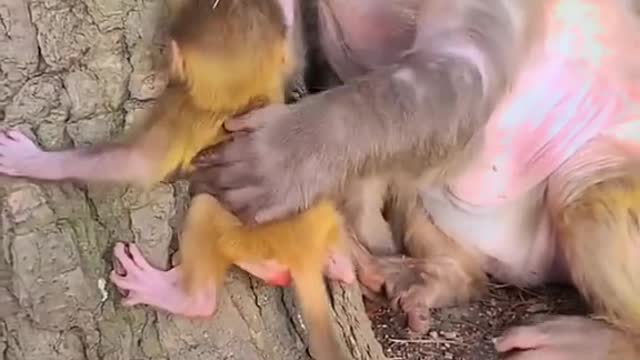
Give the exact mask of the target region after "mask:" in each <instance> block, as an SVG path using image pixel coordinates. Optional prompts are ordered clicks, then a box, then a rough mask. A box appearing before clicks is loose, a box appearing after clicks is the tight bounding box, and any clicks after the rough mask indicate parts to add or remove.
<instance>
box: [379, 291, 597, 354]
mask: <svg viewBox="0 0 640 360" xmlns="http://www.w3.org/2000/svg"><path fill="white" fill-rule="evenodd" d="M584 313H585V306H584V304H583V302H582V301H581V299H580V297H579V296H578V294H577V292H575V291H574V290H573V289H568V288H561V287H549V288H542V289H534V290H529V289H526V290H525V289H516V288H513V287H508V286H501V285H496V284H492V285H491V287H490V291H489V294H488V295H486V296H485V297H484V298H483V299H481V300H479V301H475V302H473V303H471V304H469V305H467V306H460V307H456V308H450V309H443V310H439V311H435V312H434V319H433V325H432V329H431V331H429V333H428V334H426V335H425V336H422V337H419V338H411V337H410V336H408V335H407V333H406V331H404V329H405V327H404V324H403V319H402V316H400V315H399V314H398V313H396V312H394V311H393V310H391V309H388V308H379V309H375V310H373V311H370V315H371V316H372V320H373V323H374V325H373V326H374V332H375V334H376V337H377V339H378V340H379V341H380V342H381V343H382V345H383V351H384V353H385V355H386V356H387V357H388V358H389V360H401V359H402V360H418V359H420V360H443V359H444V360H492V359H497V358H498V357H497V355H496V353H495V352H494V351H493V345H492V343H491V341H492V339H493V338H495V337H497V336H499V335H500V334H501V333H502V331H504V329H506V328H508V327H509V326H511V325H517V324H519V323H521V322H522V321H526V319H527V318H529V317H531V316H534V315H540V314H584Z"/></svg>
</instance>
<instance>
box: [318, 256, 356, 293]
mask: <svg viewBox="0 0 640 360" xmlns="http://www.w3.org/2000/svg"><path fill="white" fill-rule="evenodd" d="M324 274H325V275H326V276H327V277H328V278H329V279H331V280H336V281H340V282H343V283H345V284H349V285H350V284H353V283H354V282H355V281H356V271H355V267H354V266H353V262H352V261H351V258H349V257H348V256H347V255H345V254H341V253H339V252H336V251H332V252H331V253H330V254H329V259H328V260H327V263H326V265H325V269H324Z"/></svg>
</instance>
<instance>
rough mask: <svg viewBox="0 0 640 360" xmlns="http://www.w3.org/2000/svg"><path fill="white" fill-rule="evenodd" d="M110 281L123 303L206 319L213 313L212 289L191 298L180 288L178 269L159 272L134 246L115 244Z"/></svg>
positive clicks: (214, 300) (214, 305)
mask: <svg viewBox="0 0 640 360" xmlns="http://www.w3.org/2000/svg"><path fill="white" fill-rule="evenodd" d="M114 257H115V259H114V260H115V261H114V262H115V264H114V270H113V271H112V272H111V276H110V277H111V281H112V282H113V283H114V284H115V285H116V286H117V287H118V289H119V290H120V291H121V292H122V293H123V296H124V297H125V298H124V300H123V304H124V305H126V306H134V305H137V304H145V305H150V306H153V307H155V308H157V309H160V310H165V311H168V312H170V313H172V314H176V315H183V316H188V317H207V316H211V315H213V313H214V312H215V310H216V289H215V287H213V288H211V289H209V290H207V291H203V292H201V293H199V294H198V295H197V296H195V297H190V296H188V295H187V294H186V292H185V291H184V290H183V289H182V287H181V286H180V283H179V281H180V268H179V267H174V268H173V269H171V270H168V271H162V270H158V269H156V268H154V267H153V266H151V265H150V264H149V263H148V262H147V260H146V259H145V258H144V257H143V256H142V253H141V252H140V250H139V249H138V247H136V246H135V245H134V244H128V245H127V244H125V243H118V244H116V246H115V248H114Z"/></svg>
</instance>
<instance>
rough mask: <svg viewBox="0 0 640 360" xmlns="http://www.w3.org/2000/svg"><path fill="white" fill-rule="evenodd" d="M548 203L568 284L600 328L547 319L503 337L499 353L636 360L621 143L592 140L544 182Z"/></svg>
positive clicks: (629, 204)
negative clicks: (513, 350)
mask: <svg viewBox="0 0 640 360" xmlns="http://www.w3.org/2000/svg"><path fill="white" fill-rule="evenodd" d="M605 157H606V159H607V160H608V162H607V163H606V164H607V165H604V166H602V162H600V163H599V162H598V160H602V159H603V158H605ZM594 164H599V165H598V166H594ZM578 166H579V167H578ZM578 170H582V171H578ZM548 201H549V205H550V209H551V212H552V216H553V219H554V221H555V227H556V231H557V239H558V245H559V250H560V252H561V253H562V255H563V258H564V262H565V265H566V268H567V269H568V271H569V275H570V276H571V280H572V282H573V284H574V285H575V286H576V287H577V288H578V290H579V291H580V292H581V294H582V295H583V296H584V297H585V298H586V299H587V301H588V302H589V304H590V305H591V306H592V309H593V311H594V313H595V314H594V315H595V316H596V317H597V318H601V319H602V321H600V320H592V319H588V318H581V317H568V316H560V317H554V318H550V319H546V320H545V321H542V322H540V323H539V324H536V325H533V326H528V327H526V326H525V327H517V328H514V329H511V330H509V331H508V332H507V333H506V334H505V336H503V338H502V340H500V341H499V342H498V349H500V350H504V349H509V348H511V347H512V346H517V347H525V348H529V349H528V350H526V351H524V352H521V353H520V354H519V355H516V356H521V357H522V359H528V357H525V356H530V357H531V358H532V359H533V358H534V357H533V356H538V357H540V356H543V355H544V356H546V357H545V358H549V359H551V360H553V359H574V358H576V359H577V358H580V359H612V360H613V359H615V360H618V359H620V360H626V359H636V358H637V356H639V355H640V338H638V337H637V335H638V333H637V331H638V329H640V300H639V299H640V276H639V274H640V262H639V261H638V255H640V162H639V161H638V160H637V159H632V157H631V156H630V153H628V152H626V151H625V150H624V148H622V146H621V144H619V143H616V142H615V141H611V140H604V139H602V138H600V139H596V140H594V141H592V142H591V143H590V144H588V145H587V146H586V149H583V150H582V151H580V152H578V154H577V155H576V156H575V157H574V158H573V159H571V160H569V161H568V163H567V164H565V165H564V166H563V167H561V169H560V170H559V171H558V173H556V174H554V175H553V176H552V177H551V178H550V181H549V196H548ZM634 337H635V338H634ZM523 345H524V346H523ZM527 354H528V355H527ZM514 359H520V357H514Z"/></svg>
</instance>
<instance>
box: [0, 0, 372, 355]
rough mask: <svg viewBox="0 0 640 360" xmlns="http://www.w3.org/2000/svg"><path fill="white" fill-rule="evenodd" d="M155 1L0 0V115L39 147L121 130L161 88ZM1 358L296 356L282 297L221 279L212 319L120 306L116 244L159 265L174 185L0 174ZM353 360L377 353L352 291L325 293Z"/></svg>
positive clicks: (180, 208)
mask: <svg viewBox="0 0 640 360" xmlns="http://www.w3.org/2000/svg"><path fill="white" fill-rule="evenodd" d="M164 15H166V4H164V3H163V2H162V1H160V0H156V1H144V0H30V1H28V0H0V121H1V123H2V127H3V128H6V127H16V126H18V127H21V128H26V129H30V130H32V131H33V133H34V134H35V135H36V137H37V138H38V140H39V141H40V143H41V144H42V145H43V146H44V147H46V148H48V149H57V148H60V147H65V146H69V145H80V144H86V143H95V142H97V141H100V140H105V139H108V138H111V137H113V136H114V135H116V134H118V133H120V132H121V131H123V130H124V129H126V128H127V126H128V125H129V124H130V123H131V122H132V121H135V119H136V118H138V117H139V116H140V115H141V114H142V113H143V112H144V109H145V108H147V107H148V105H149V103H150V101H152V99H153V98H154V97H155V96H157V95H158V93H159V91H161V90H162V88H163V86H164V83H163V80H162V78H163V77H162V76H158V74H157V73H154V72H153V69H152V59H153V58H154V56H153V55H154V54H157V53H159V49H160V47H159V44H160V41H159V40H160V39H161V38H162V36H161V35H162V34H161V31H158V30H156V29H157V24H159V23H162V17H163V16H164ZM0 191H1V196H0V200H1V201H2V205H1V222H0V230H1V231H2V243H1V245H2V246H0V359H6V360H18V359H19V360H31V359H33V360H49V359H51V360H58V359H59V360H80V359H109V360H111V359H114V360H115V359H125V360H129V359H179V360H189V359H242V360H252V359H305V358H308V356H307V354H306V346H305V344H304V341H303V339H305V334H304V327H302V326H301V325H300V324H301V323H300V316H299V315H298V312H297V310H296V308H295V306H294V303H295V301H294V300H293V296H292V295H293V294H292V292H291V290H290V289H286V290H282V289H276V288H270V287H265V286H263V285H262V284H261V283H259V282H258V281H256V280H254V279H251V278H249V277H248V276H247V275H245V274H244V273H240V272H238V271H234V272H233V273H232V274H231V275H230V276H229V281H227V284H226V288H225V291H224V292H223V294H222V296H221V297H220V302H221V307H220V309H219V312H218V313H217V315H216V316H215V318H213V319H210V320H201V321H190V320H185V319H182V318H178V317H172V316H167V315H165V314H162V313H157V312H155V311H151V310H149V309H145V308H135V309H127V308H123V307H122V306H120V304H119V297H118V293H117V291H115V290H114V289H113V287H112V286H111V284H110V283H109V281H108V273H109V271H110V270H111V261H110V260H111V249H112V247H113V244H114V242H115V241H121V240H124V241H135V242H136V243H138V244H140V246H141V247H142V248H143V251H144V253H145V255H146V256H147V257H148V258H149V259H150V260H151V262H152V263H153V264H155V265H156V266H159V267H165V268H166V267H167V266H168V263H169V257H170V255H171V251H170V250H169V249H170V245H171V244H172V243H175V238H176V234H177V231H176V229H179V228H180V222H181V221H182V219H183V217H184V209H185V206H186V204H187V200H188V199H187V198H186V197H185V187H184V184H173V185H161V186H157V187H156V188H155V189H154V190H153V191H151V192H149V193H142V192H140V191H138V190H136V189H131V188H125V187H106V186H102V187H98V186H86V187H84V186H75V185H72V184H63V185H51V184H48V185H47V184H34V183H29V182H25V181H15V180H7V179H4V178H3V179H2V180H0ZM332 287H333V297H334V301H335V315H336V317H337V319H338V322H339V327H338V328H339V334H340V335H341V336H342V338H343V339H344V340H345V343H346V346H347V348H349V349H350V350H351V353H352V355H353V357H354V358H355V359H383V356H382V352H381V349H380V346H379V344H378V343H377V342H376V341H375V339H374V338H373V335H372V332H371V329H370V328H371V324H370V322H369V320H368V319H367V316H366V315H365V313H364V311H363V306H362V300H361V296H360V293H359V291H358V290H357V289H354V288H352V287H351V288H343V287H341V286H338V285H332Z"/></svg>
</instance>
